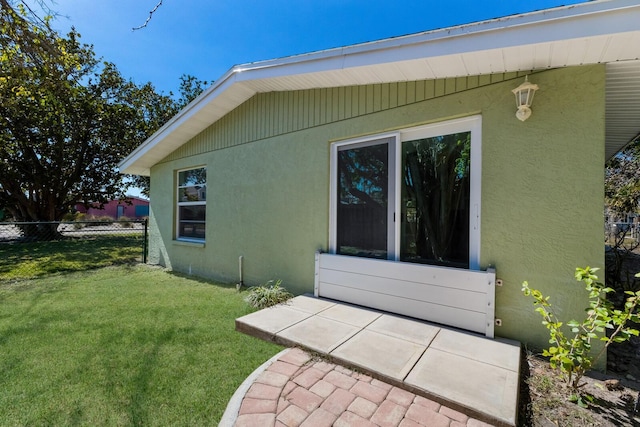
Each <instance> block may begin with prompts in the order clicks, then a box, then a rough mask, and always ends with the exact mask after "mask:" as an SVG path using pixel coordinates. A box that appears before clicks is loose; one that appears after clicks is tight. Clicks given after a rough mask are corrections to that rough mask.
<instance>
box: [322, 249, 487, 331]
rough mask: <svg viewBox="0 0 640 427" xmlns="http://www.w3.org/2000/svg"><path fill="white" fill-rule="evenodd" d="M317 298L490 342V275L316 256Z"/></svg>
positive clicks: (385, 261) (447, 268)
mask: <svg viewBox="0 0 640 427" xmlns="http://www.w3.org/2000/svg"><path fill="white" fill-rule="evenodd" d="M315 268H316V296H319V297H321V298H331V299H335V300H339V301H345V302H349V303H352V304H358V305H364V306H366V307H371V308H375V309H378V310H384V311H390V312H392V313H397V314H402V315H405V316H411V317H415V318H417V319H423V320H428V321H431V322H438V323H442V324H445V325H449V326H455V327H458V328H463V329H467V330H470V331H475V332H480V333H483V334H485V335H486V336H487V337H490V338H493V335H494V325H495V270H494V269H493V268H489V269H488V270H487V271H478V270H467V269H462V268H449V267H438V266H433V265H425V264H414V263H400V262H394V261H390V260H381V259H371V258H360V257H353V256H347V255H334V254H316V266H315Z"/></svg>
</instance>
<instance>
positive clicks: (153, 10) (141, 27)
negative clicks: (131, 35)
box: [131, 0, 162, 31]
mask: <svg viewBox="0 0 640 427" xmlns="http://www.w3.org/2000/svg"><path fill="white" fill-rule="evenodd" d="M160 6H162V0H160V1H159V2H158V4H156V7H154V8H153V9H151V11H150V12H149V17H148V18H147V20H146V21H144V24H142V25H140V26H139V27H133V28H132V29H131V31H136V30H141V29H143V28H144V27H146V26H147V24H148V23H149V21H151V18H152V17H153V13H154V12H155V11H156V10H158V8H159V7H160Z"/></svg>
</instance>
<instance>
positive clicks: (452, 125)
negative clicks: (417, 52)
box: [329, 115, 482, 270]
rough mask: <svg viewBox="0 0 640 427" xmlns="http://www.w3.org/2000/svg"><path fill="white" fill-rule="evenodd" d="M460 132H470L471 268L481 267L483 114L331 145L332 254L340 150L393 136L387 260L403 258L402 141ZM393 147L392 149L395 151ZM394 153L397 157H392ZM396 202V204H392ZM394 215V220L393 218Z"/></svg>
mask: <svg viewBox="0 0 640 427" xmlns="http://www.w3.org/2000/svg"><path fill="white" fill-rule="evenodd" d="M459 132H471V160H470V189H469V269H470V270H479V269H480V247H481V239H480V224H481V221H480V220H481V218H480V213H481V212H482V208H481V200H482V116H481V115H474V116H468V117H463V118H459V119H452V120H445V121H442V122H437V123H431V124H426V125H422V126H415V127H411V128H407V129H402V130H400V131H398V132H386V133H381V134H375V135H369V136H366V137H359V138H353V139H347V140H343V141H336V142H333V143H332V144H331V147H330V153H331V154H330V161H331V164H330V173H331V175H330V178H329V185H330V187H329V210H330V211H329V253H330V254H335V253H336V250H337V215H338V211H337V209H338V202H337V199H338V195H337V188H338V186H337V184H338V165H337V164H338V151H339V149H340V148H342V147H349V148H358V147H365V146H368V145H375V144H376V142H377V141H381V140H384V139H388V138H393V139H394V141H393V143H389V153H390V157H389V186H388V188H389V194H388V197H389V201H390V203H389V209H388V212H389V216H388V219H389V222H388V224H393V226H392V227H391V226H389V227H388V235H387V237H388V240H387V242H388V259H389V260H395V261H399V260H400V246H401V245H400V240H401V224H400V221H398V220H397V219H398V216H399V215H400V212H402V206H401V205H402V200H401V194H402V192H401V187H402V176H401V174H402V164H401V163H402V142H404V141H411V140H414V139H421V138H430V137H435V136H440V135H450V134H453V133H459ZM392 150H393V151H392ZM392 155H393V157H394V158H392ZM392 203H393V204H392ZM394 216H395V221H394Z"/></svg>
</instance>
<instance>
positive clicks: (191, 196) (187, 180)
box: [176, 167, 207, 242]
mask: <svg viewBox="0 0 640 427" xmlns="http://www.w3.org/2000/svg"><path fill="white" fill-rule="evenodd" d="M177 200H178V202H177V215H176V217H177V221H176V222H177V232H176V237H177V238H178V239H179V240H194V241H198V242H202V241H204V237H205V229H206V213H207V168H204V167H202V168H196V169H187V170H182V171H178V188H177Z"/></svg>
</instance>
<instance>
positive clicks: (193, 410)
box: [0, 266, 281, 426]
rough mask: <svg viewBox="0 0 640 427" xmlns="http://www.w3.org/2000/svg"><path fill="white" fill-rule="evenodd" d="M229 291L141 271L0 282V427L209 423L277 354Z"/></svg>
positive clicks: (156, 271)
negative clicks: (249, 328)
mask: <svg viewBox="0 0 640 427" xmlns="http://www.w3.org/2000/svg"><path fill="white" fill-rule="evenodd" d="M242 297H243V294H239V293H237V292H236V290H235V287H233V286H223V285H217V284H213V283H210V282H205V281H200V280H197V279H193V278H186V277H182V276H178V275H174V274H171V273H168V272H166V271H163V270H161V269H158V268H153V267H147V266H117V267H107V268H102V269H97V270H91V271H85V272H76V273H68V274H59V275H53V276H46V277H41V278H37V279H32V280H21V281H11V282H9V281H5V282H0V424H1V425H36V426H39V425H56V426H60V425H92V426H94V425H105V426H129V425H156V426H169V425H216V424H217V423H218V421H219V419H220V417H221V416H222V413H223V412H224V409H225V407H226V404H227V402H228V400H229V398H230V397H231V395H232V394H233V392H234V391H235V389H236V388H237V387H238V386H239V385H240V383H241V382H242V381H243V380H244V379H245V378H246V377H247V376H248V375H249V374H250V373H251V372H252V371H253V370H254V369H255V368H257V367H258V366H259V365H260V364H262V363H263V362H264V361H266V360H267V359H269V358H270V357H271V356H273V355H274V354H276V353H277V352H278V351H280V349H281V348H280V347H278V346H276V345H274V344H270V343H266V342H263V341H260V340H258V339H255V338H251V337H249V336H246V335H244V334H241V333H239V332H235V331H234V319H235V318H236V317H239V316H242V315H244V314H246V313H248V312H249V309H248V308H247V306H246V304H245V303H244V301H243V300H242Z"/></svg>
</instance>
